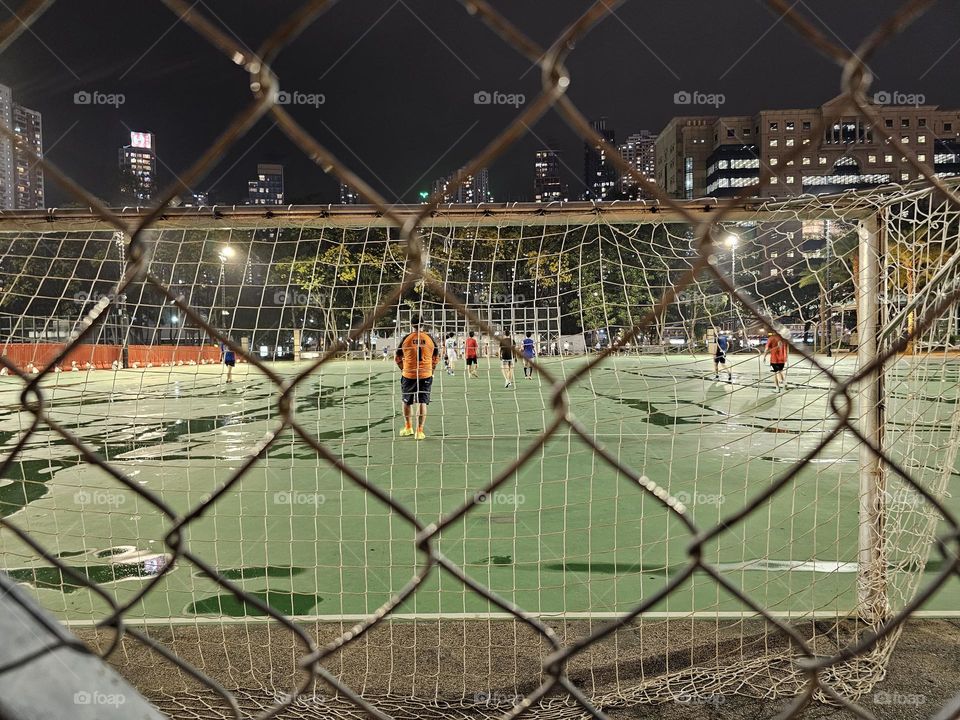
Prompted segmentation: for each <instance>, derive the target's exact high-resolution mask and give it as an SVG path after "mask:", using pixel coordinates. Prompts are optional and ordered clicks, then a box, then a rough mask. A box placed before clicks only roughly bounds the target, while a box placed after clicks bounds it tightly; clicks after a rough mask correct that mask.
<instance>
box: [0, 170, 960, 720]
mask: <svg viewBox="0 0 960 720" xmlns="http://www.w3.org/2000/svg"><path fill="white" fill-rule="evenodd" d="M689 209H690V211H691V212H694V213H696V214H697V215H698V216H699V215H703V217H704V219H705V220H710V219H711V213H714V212H716V209H715V208H713V207H711V206H710V205H706V206H704V205H702V204H701V205H699V206H697V207H693V206H691V207H690V208H689ZM414 210H415V208H414V209H406V210H404V209H401V210H400V211H398V212H402V213H410V212H413V211H414ZM958 236H960V221H958V217H957V211H956V210H955V209H953V208H951V207H950V206H949V205H948V204H946V203H945V202H944V201H943V199H942V198H939V197H938V196H937V195H936V194H935V193H933V192H932V191H930V190H928V189H916V190H911V188H909V187H908V188H892V189H890V190H889V191H886V190H878V191H875V192H871V193H860V194H858V193H849V194H845V195H843V196H838V197H821V198H819V199H815V198H810V197H805V198H800V199H797V200H791V201H786V202H777V203H773V202H769V203H763V204H755V205H745V206H742V207H739V208H737V209H735V210H733V211H730V212H729V213H727V215H726V216H725V219H724V220H723V222H722V223H721V224H720V225H719V226H716V227H714V229H713V230H712V231H711V234H710V235H709V237H708V238H704V237H700V236H699V235H698V232H697V228H696V227H693V226H691V225H689V224H688V223H687V222H686V221H685V220H684V219H683V218H681V217H680V216H678V215H675V214H673V213H672V212H670V211H666V210H664V209H662V208H656V207H653V206H651V205H646V204H643V203H626V204H623V203H616V204H610V205H601V206H595V205H590V206H587V205H586V204H572V205H561V204H557V205H552V206H523V205H513V206H510V207H504V208H498V207H484V208H482V209H480V208H474V207H469V206H466V207H458V208H456V209H453V208H451V209H450V210H449V212H446V211H445V212H438V213H435V214H434V216H433V217H432V219H431V220H430V221H428V223H427V224H426V225H425V226H424V227H422V228H421V237H422V242H423V249H424V252H423V258H424V261H423V272H422V275H421V277H419V278H413V281H410V278H409V276H408V275H407V270H408V263H407V247H406V243H405V241H403V240H401V239H400V238H399V235H398V232H397V230H396V228H392V227H390V226H389V223H388V222H387V221H386V220H385V219H384V218H382V217H379V216H378V214H376V213H374V212H373V211H369V212H368V211H367V209H365V208H364V207H362V206H361V207H352V208H341V209H339V210H337V211H336V212H326V211H325V212H320V211H319V210H316V211H315V210H314V209H311V208H297V209H295V210H292V211H290V212H287V213H283V212H276V211H274V212H273V213H271V214H270V215H269V216H266V215H264V214H262V213H259V214H258V213H257V211H256V210H255V209H254V208H244V209H235V210H230V209H225V210H223V211H222V212H219V213H217V214H216V216H210V217H205V216H200V215H198V214H196V213H195V212H193V211H189V212H188V211H185V210H177V209H169V210H168V211H167V213H166V214H165V216H164V218H163V219H162V220H161V221H159V222H158V223H157V224H156V225H155V226H154V227H153V228H152V229H150V230H149V231H146V232H145V233H144V235H143V236H142V237H141V238H138V239H137V243H138V244H139V243H141V242H142V246H141V247H142V249H143V250H144V251H145V252H144V253H142V254H141V253H139V252H138V253H136V254H133V253H131V252H130V247H131V246H130V243H131V238H129V237H127V236H125V235H124V234H122V233H115V232H114V231H113V230H112V229H107V228H106V227H105V226H104V225H103V224H102V223H101V222H100V221H99V220H97V219H96V218H95V217H91V216H87V215H85V214H83V213H81V212H79V211H66V212H65V213H62V214H60V215H57V216H44V217H42V218H40V219H34V218H32V217H30V216H29V215H17V214H13V215H11V216H10V217H7V216H4V217H2V218H0V280H2V291H0V332H2V337H0V344H2V358H3V369H2V373H3V375H4V377H2V378H0V391H2V392H3V394H4V397H5V400H4V404H3V405H4V408H6V409H5V410H4V414H3V418H4V422H3V427H2V431H3V433H4V435H3V453H4V456H3V457H4V462H3V465H2V469H3V472H2V478H0V521H2V524H0V568H2V569H3V570H4V571H5V572H6V573H8V574H9V575H10V576H12V577H13V578H14V579H15V580H16V581H17V582H19V583H21V584H22V586H23V587H24V588H25V589H27V590H28V591H29V592H31V593H32V594H33V595H34V596H35V597H36V598H37V599H38V600H39V602H40V603H41V604H42V605H43V606H44V607H45V608H46V609H47V610H49V611H50V612H51V613H53V614H54V615H55V616H56V617H58V618H59V619H60V620H62V621H63V622H64V623H66V624H68V625H69V626H70V628H71V630H73V631H74V632H75V633H77V634H79V635H80V636H81V637H82V638H84V639H85V640H88V641H89V642H91V643H93V644H94V645H97V646H99V647H100V648H102V649H103V650H104V651H106V650H108V649H110V650H111V653H110V654H109V660H110V661H111V662H112V663H114V664H115V665H116V666H117V667H118V668H119V670H120V671H121V672H122V673H123V674H124V675H125V676H126V677H127V678H128V679H129V680H130V681H131V682H133V683H134V684H135V685H136V686H137V687H138V688H139V689H140V690H141V692H143V693H144V694H145V695H146V696H147V697H148V698H149V699H151V700H152V701H153V702H155V703H156V704H157V705H158V706H159V707H160V708H161V709H162V710H165V711H166V712H168V713H170V714H172V715H173V716H175V717H188V716H189V717H210V718H215V717H216V718H218V717H227V716H230V715H229V712H228V711H229V710H230V708H231V703H233V704H234V705H233V707H236V708H239V709H242V710H243V711H244V712H249V713H251V714H256V713H262V712H264V711H266V710H267V709H268V708H271V707H274V706H277V705H290V706H291V710H290V711H289V712H296V713H298V716H303V717H313V716H316V717H320V716H322V717H333V716H341V717H356V716H357V714H356V713H357V712H358V711H357V709H356V708H357V705H358V703H360V704H362V703H367V704H369V706H370V707H372V708H374V709H376V710H377V711H378V712H381V713H384V714H385V715H395V716H397V717H434V716H437V717H439V716H440V715H441V713H442V712H445V711H450V710H454V709H456V710H457V711H459V712H462V713H465V714H466V715H469V716H471V717H473V716H478V717H495V716H499V715H502V714H503V713H504V712H505V711H508V710H509V709H510V708H512V707H514V706H515V705H517V704H518V703H520V702H521V701H523V699H524V698H525V697H532V698H534V700H533V708H532V709H531V710H530V711H529V714H530V715H531V716H534V717H537V716H542V717H566V716H567V715H568V714H569V716H570V717H574V716H579V715H577V713H579V712H582V709H578V707H577V705H576V704H575V702H574V699H573V697H572V696H571V694H570V688H576V689H577V691H578V692H579V693H581V694H582V697H583V698H584V699H585V700H586V701H589V703H591V704H592V705H593V706H594V707H596V708H599V709H600V710H603V711H611V710H615V709H616V708H622V707H625V706H629V705H633V704H637V703H641V702H662V701H667V700H674V701H676V700H680V701H684V702H698V703H704V702H712V701H714V700H716V699H718V698H732V697H733V696H736V695H748V696H754V697H774V696H784V697H790V696H795V695H798V694H800V693H801V692H802V690H803V688H804V686H805V684H806V683H807V681H808V679H809V674H808V671H807V670H806V669H805V668H806V667H808V664H809V662H812V661H813V658H814V656H816V659H817V661H818V662H820V663H821V664H820V668H821V669H820V673H821V679H822V680H823V681H824V683H825V684H826V685H828V686H829V687H831V688H833V690H834V691H835V692H836V693H838V694H839V695H842V696H844V697H847V698H857V697H859V696H861V695H863V694H864V693H866V692H868V691H869V690H870V689H871V688H872V687H873V685H874V684H875V683H876V682H877V681H878V680H879V679H880V678H882V676H883V674H884V672H885V668H886V663H887V660H888V658H889V656H890V653H891V652H892V650H893V648H894V646H895V643H896V639H897V635H898V633H899V628H897V629H895V630H894V631H892V632H890V633H887V634H886V635H884V637H883V638H882V639H881V640H879V641H878V642H875V643H869V642H868V640H869V638H870V637H871V635H872V634H873V633H874V632H876V631H877V630H878V629H880V628H882V627H883V626H884V623H887V622H889V621H891V620H892V619H895V618H899V617H900V614H901V613H904V612H905V611H907V610H911V611H912V610H914V608H913V607H912V603H916V602H918V601H919V599H921V598H924V599H927V598H925V596H924V595H923V593H924V592H925V590H924V589H925V588H937V587H938V586H939V584H940V582H941V581H942V577H941V576H940V573H941V572H949V568H948V567H947V565H949V563H946V562H944V563H942V566H943V567H944V568H946V569H945V570H942V571H941V570H940V569H939V567H940V564H938V563H937V562H936V561H937V560H938V559H939V558H937V557H934V558H931V552H932V549H933V548H934V536H935V532H936V530H937V528H938V526H939V525H942V524H952V522H953V521H952V516H951V515H950V508H951V504H953V505H955V503H953V501H952V500H951V499H949V498H948V497H947V493H946V492H945V491H946V487H947V481H948V479H949V477H950V476H951V473H952V472H954V468H955V466H956V447H957V442H958V426H960V414H958V412H957V407H958V404H957V403H958V400H960V393H958V383H960V355H958V354H957V351H958V350H960V348H958V344H960V324H958V321H960V319H958V317H957V310H956V302H955V299H956V296H957V293H958V292H960V288H958V282H957V281H958V277H960V273H958V272H957V257H958V255H957V252H956V250H957V248H956V245H957V238H958ZM701 257H707V258H708V259H709V265H710V267H709V268H707V267H704V268H700V269H698V271H697V272H696V275H695V277H693V278H692V279H691V277H690V273H691V269H692V268H695V267H696V264H697V262H698V259H699V258H701ZM717 274H719V275H722V276H723V277H725V278H727V279H728V281H729V283H731V284H732V286H733V287H734V288H736V291H737V292H736V293H735V294H732V293H730V292H729V291H728V289H727V287H726V286H725V285H724V283H723V282H722V281H721V280H720V278H718V277H717ZM423 278H429V279H430V280H432V281H435V282H424V281H423ZM118 283H119V285H118ZM404 283H405V284H404ZM438 284H439V285H438ZM438 286H439V287H442V288H443V293H439V292H437V291H436V290H435V288H436V287H438ZM414 315H419V316H420V317H421V318H422V319H423V323H424V329H425V330H426V331H427V332H429V333H430V334H432V335H433V336H434V337H435V338H436V339H437V342H438V343H441V338H446V337H447V336H448V335H450V334H452V335H453V336H454V338H455V341H456V343H455V344H456V349H457V356H458V360H459V359H460V358H462V352H463V347H462V346H463V343H464V342H465V340H466V338H467V337H468V336H469V334H470V333H471V332H473V333H474V336H475V338H477V339H478V343H479V352H478V355H479V357H478V363H477V365H478V373H477V374H476V376H473V375H471V374H467V373H466V372H465V368H464V367H463V365H462V362H458V363H456V364H454V365H453V366H452V367H451V368H450V372H449V373H442V372H440V368H438V371H437V375H436V377H435V378H434V384H433V387H432V396H431V402H430V405H429V412H428V415H427V419H426V426H425V434H426V438H425V440H422V441H417V440H414V439H413V438H411V437H401V436H400V435H399V430H400V429H401V428H402V427H403V420H402V415H401V400H400V392H399V382H398V377H399V370H398V369H397V367H396V366H395V364H394V361H393V360H394V354H395V351H396V347H397V343H398V342H399V340H400V339H401V338H402V337H403V335H404V334H406V333H407V332H409V331H410V329H411V320H412V318H413V316H414ZM211 329H213V330H215V331H216V332H211ZM771 332H775V333H777V334H779V335H780V336H782V337H783V338H784V339H785V340H787V341H788V342H789V345H790V348H789V354H788V359H787V361H786V363H785V365H786V368H785V372H784V376H783V380H784V383H785V385H781V384H780V383H778V382H777V381H775V380H774V378H773V376H774V373H772V372H771V365H770V362H771V354H770V353H769V352H766V351H767V350H768V348H767V344H768V342H769V340H768V338H769V337H770V333H771ZM528 338H529V339H530V340H532V342H531V343H526V344H525V343H524V340H526V339H528ZM504 342H509V343H511V344H512V345H513V346H514V350H515V352H514V354H513V359H512V361H511V363H510V364H506V363H504V361H503V360H502V358H501V354H500V352H499V350H500V348H501V346H502V345H503V344H504ZM441 344H442V343H441ZM231 348H232V349H233V351H234V353H235V355H236V365H235V367H232V368H227V367H226V366H225V362H224V361H225V358H226V353H227V351H228V350H229V349H231ZM440 367H441V368H442V366H440ZM511 373H512V375H511ZM507 385H508V387H505V386H507ZM25 386H28V387H29V389H28V391H27V392H26V393H25V394H23V393H24V388H25ZM864 441H867V442H864ZM877 449H878V450H880V451H882V453H883V459H880V458H878V456H877V455H876V453H875V450H877ZM907 477H909V478H910V480H912V482H908V481H907V480H906V478H907ZM954 509H955V508H954ZM951 592H952V593H953V594H952V595H951V594H950V593H951ZM957 600H958V597H957V592H956V588H953V589H952V590H950V589H945V590H944V591H942V592H938V593H935V594H932V597H931V598H929V599H928V601H927V602H926V604H925V606H924V607H925V609H926V610H927V611H929V612H932V613H936V614H939V615H949V614H955V613H956V607H957V606H958V605H957ZM114 628H118V629H120V630H122V631H124V632H123V633H121V635H122V636H121V637H120V639H119V640H117V641H116V643H115V644H114V637H113V630H112V629H114ZM157 648H160V649H162V652H158V651H157ZM855 648H856V652H853V651H852V650H853V649H855ZM805 662H806V663H808V664H805ZM558 676H559V677H562V679H563V681H564V683H566V684H567V689H566V690H558V691H556V692H553V693H552V694H550V695H548V696H545V697H540V695H539V694H537V693H538V688H539V689H542V688H544V687H548V686H549V685H550V683H552V681H553V679H554V678H555V677H558ZM360 698H362V701H361V700H360ZM820 699H822V700H828V701H829V700H830V697H829V696H828V694H827V695H825V694H822V693H821V694H820ZM466 715H465V716H466Z"/></svg>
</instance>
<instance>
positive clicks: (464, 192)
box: [433, 168, 493, 205]
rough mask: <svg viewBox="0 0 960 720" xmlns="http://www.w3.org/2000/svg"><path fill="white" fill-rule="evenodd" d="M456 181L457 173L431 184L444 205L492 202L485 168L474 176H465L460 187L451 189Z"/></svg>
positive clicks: (488, 178) (488, 177)
mask: <svg viewBox="0 0 960 720" xmlns="http://www.w3.org/2000/svg"><path fill="white" fill-rule="evenodd" d="M456 181H457V173H452V174H450V175H448V176H447V177H445V178H441V179H439V180H437V181H436V182H435V183H434V184H433V192H434V194H435V195H436V194H439V195H441V196H442V197H443V202H445V203H459V204H467V205H476V204H478V203H485V202H491V201H492V200H493V197H492V196H491V195H490V174H489V173H488V172H487V169H486V168H481V169H480V170H478V171H477V173H476V174H475V175H467V176H466V177H465V178H464V179H463V182H462V183H461V184H460V187H458V188H456V189H453V185H454V183H455V182H456Z"/></svg>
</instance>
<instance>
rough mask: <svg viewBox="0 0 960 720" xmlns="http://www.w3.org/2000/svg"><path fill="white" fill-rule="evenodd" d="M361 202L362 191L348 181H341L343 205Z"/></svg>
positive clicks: (341, 201) (341, 200) (341, 202)
mask: <svg viewBox="0 0 960 720" xmlns="http://www.w3.org/2000/svg"><path fill="white" fill-rule="evenodd" d="M360 202H361V199H360V193H358V192H357V191H356V190H354V189H353V188H352V187H350V186H349V185H347V184H346V183H340V204H341V205H359V204H360Z"/></svg>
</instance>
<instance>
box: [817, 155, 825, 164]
mask: <svg viewBox="0 0 960 720" xmlns="http://www.w3.org/2000/svg"><path fill="white" fill-rule="evenodd" d="M817 164H818V165H826V164H827V159H826V158H825V157H824V156H823V155H821V156H820V157H818V158H817Z"/></svg>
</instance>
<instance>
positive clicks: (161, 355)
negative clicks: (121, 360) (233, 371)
mask: <svg viewBox="0 0 960 720" xmlns="http://www.w3.org/2000/svg"><path fill="white" fill-rule="evenodd" d="M191 360H192V361H193V362H195V363H197V364H199V363H200V361H201V360H206V361H207V362H210V361H211V360H212V361H213V362H220V348H219V347H218V346H216V345H131V346H130V347H129V352H128V353H127V362H128V364H129V365H130V366H131V367H133V364H134V363H139V364H140V366H141V367H143V366H144V365H146V364H147V363H153V364H154V365H163V364H164V363H166V364H167V365H176V364H177V363H178V362H182V363H184V364H187V363H189V362H190V361H191Z"/></svg>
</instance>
